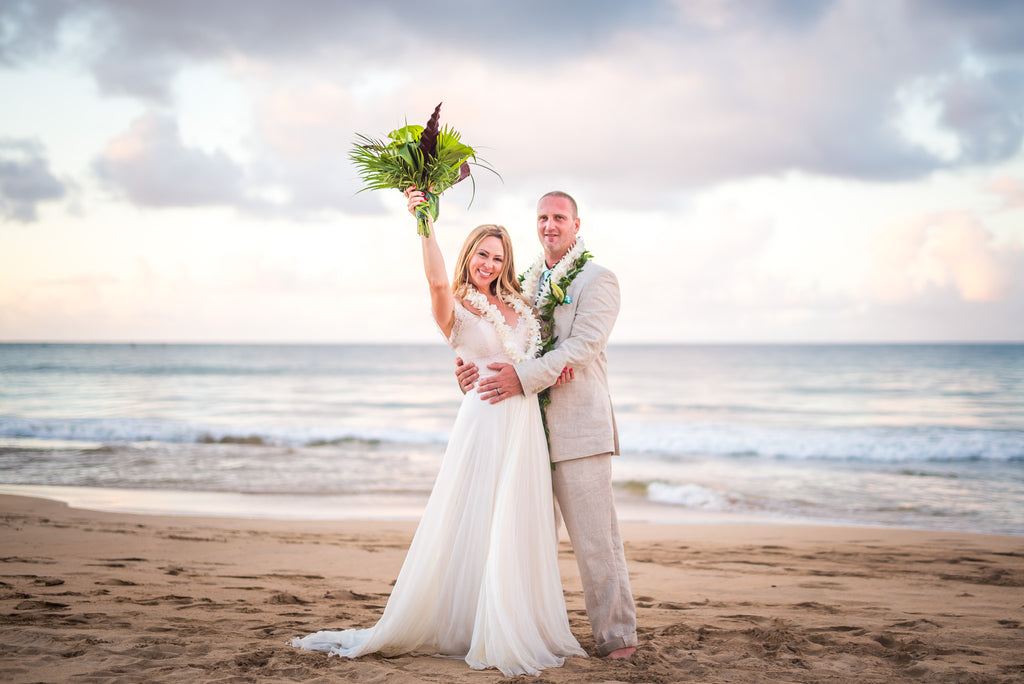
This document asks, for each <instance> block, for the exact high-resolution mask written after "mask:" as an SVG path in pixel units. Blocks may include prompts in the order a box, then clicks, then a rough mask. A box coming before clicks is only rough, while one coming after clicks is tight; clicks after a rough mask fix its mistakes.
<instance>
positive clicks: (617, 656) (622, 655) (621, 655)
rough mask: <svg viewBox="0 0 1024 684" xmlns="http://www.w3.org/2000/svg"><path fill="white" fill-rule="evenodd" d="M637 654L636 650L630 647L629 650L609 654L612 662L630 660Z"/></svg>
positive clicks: (620, 649) (617, 650)
mask: <svg viewBox="0 0 1024 684" xmlns="http://www.w3.org/2000/svg"><path fill="white" fill-rule="evenodd" d="M634 653H636V648H635V647H633V646H630V647H628V648H619V649H616V650H614V651H612V652H611V653H609V654H608V656H607V657H608V658H609V659H611V660H629V659H630V658H632V657H633V654H634Z"/></svg>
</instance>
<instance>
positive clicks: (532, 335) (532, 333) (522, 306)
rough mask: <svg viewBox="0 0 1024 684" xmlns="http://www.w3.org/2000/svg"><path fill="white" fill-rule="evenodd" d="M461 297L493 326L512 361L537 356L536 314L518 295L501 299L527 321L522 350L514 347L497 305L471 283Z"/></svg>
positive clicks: (537, 331) (537, 329)
mask: <svg viewBox="0 0 1024 684" xmlns="http://www.w3.org/2000/svg"><path fill="white" fill-rule="evenodd" d="M463 299H464V300H466V301H467V302H469V303H470V304H472V305H473V308H475V309H476V310H477V311H479V312H480V313H481V314H483V317H484V318H486V319H487V320H488V321H490V323H491V325H492V326H493V327H494V331H495V332H496V333H498V339H500V340H501V345H502V347H504V348H505V353H506V354H507V355H508V357H509V358H510V359H511V360H512V362H513V363H520V362H522V361H526V360H527V359H532V358H534V357H535V356H537V352H538V351H540V349H541V345H542V342H541V325H540V321H539V320H538V319H537V316H536V315H535V314H534V313H533V310H532V309H531V308H530V307H529V306H528V305H527V304H526V302H524V301H523V300H522V299H520V298H519V297H514V296H513V297H502V298H501V301H503V302H505V303H506V304H508V305H509V306H510V307H512V310H513V311H515V312H516V314H517V315H518V316H519V318H520V319H521V320H523V319H525V320H526V323H527V326H528V327H527V333H526V351H525V352H522V351H519V349H518V348H517V347H516V344H515V341H514V340H513V339H512V329H511V328H510V327H509V325H508V323H506V322H505V318H504V317H503V316H502V315H501V312H500V311H498V307H496V306H495V305H494V304H491V302H490V301H488V299H487V297H485V296H484V295H482V294H481V293H480V292H479V291H478V290H477V289H476V288H475V287H473V286H472V285H467V286H466V294H465V295H464V296H463Z"/></svg>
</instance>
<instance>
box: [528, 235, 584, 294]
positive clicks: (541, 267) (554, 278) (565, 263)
mask: <svg viewBox="0 0 1024 684" xmlns="http://www.w3.org/2000/svg"><path fill="white" fill-rule="evenodd" d="M586 250H587V248H586V247H584V246H583V238H581V237H577V238H576V244H575V245H573V246H572V249H570V250H569V251H568V252H566V253H565V256H563V257H562V258H561V259H559V260H558V263H557V264H555V265H554V267H553V268H552V269H551V277H550V278H548V279H547V281H546V282H545V283H544V291H543V292H537V284H538V283H539V282H540V277H541V275H542V274H543V273H544V271H545V270H547V263H545V261H544V254H543V252H542V253H541V255H540V256H539V257H537V260H536V261H535V262H533V265H532V266H530V268H528V269H526V272H525V273H523V281H522V287H523V293H525V294H526V296H527V297H536V298H535V299H534V302H533V303H534V306H536V307H538V308H540V307H541V306H543V305H544V300H545V299H547V298H548V297H550V296H551V283H560V282H561V281H562V278H564V277H565V274H566V273H568V272H569V269H570V268H572V265H573V264H575V263H576V260H577V259H579V258H580V255H581V254H583V252H585V251H586Z"/></svg>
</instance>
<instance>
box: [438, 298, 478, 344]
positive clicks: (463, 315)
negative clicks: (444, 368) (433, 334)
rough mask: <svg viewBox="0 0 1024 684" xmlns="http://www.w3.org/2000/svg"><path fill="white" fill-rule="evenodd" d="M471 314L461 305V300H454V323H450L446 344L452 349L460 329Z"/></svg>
mask: <svg viewBox="0 0 1024 684" xmlns="http://www.w3.org/2000/svg"><path fill="white" fill-rule="evenodd" d="M472 315H473V314H471V313H469V311H467V310H466V307H464V306H462V302H460V301H459V300H458V299H456V300H455V323H454V324H453V325H452V334H451V337H449V338H448V346H449V347H451V348H452V349H454V348H455V346H456V345H457V344H458V343H459V340H460V339H461V337H462V329H463V327H464V326H465V325H466V321H467V320H469V318H470V317H471V316H472ZM442 334H444V333H442Z"/></svg>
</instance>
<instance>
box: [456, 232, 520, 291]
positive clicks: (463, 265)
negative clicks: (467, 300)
mask: <svg viewBox="0 0 1024 684" xmlns="http://www.w3.org/2000/svg"><path fill="white" fill-rule="evenodd" d="M489 237H496V238H498V239H499V240H501V250H502V252H503V256H504V259H502V262H501V273H499V274H498V277H497V278H495V279H494V280H493V281H491V294H493V295H496V296H497V297H498V298H499V299H503V298H504V297H503V296H502V295H503V294H504V295H505V296H509V295H510V296H513V297H518V298H519V299H522V300H523V301H524V302H525V301H526V298H525V297H523V288H522V287H520V286H519V280H518V279H517V278H516V266H515V260H514V259H513V258H512V239H511V238H510V237H509V236H508V231H507V230H505V226H499V225H495V224H493V223H487V224H484V225H482V226H477V227H476V228H474V229H473V230H472V231H471V232H470V234H469V235H467V236H466V241H465V242H464V243H462V250H461V251H460V252H459V259H458V261H456V262H455V277H454V278H453V279H452V294H453V295H455V296H456V297H458V298H459V299H462V298H463V297H465V296H466V289H467V287H468V286H470V285H472V284H473V281H472V280H470V278H469V260H470V258H471V257H472V256H473V254H474V253H475V252H476V250H477V248H478V247H480V243H481V242H483V241H484V240H485V239H487V238H489ZM527 303H529V302H527Z"/></svg>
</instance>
